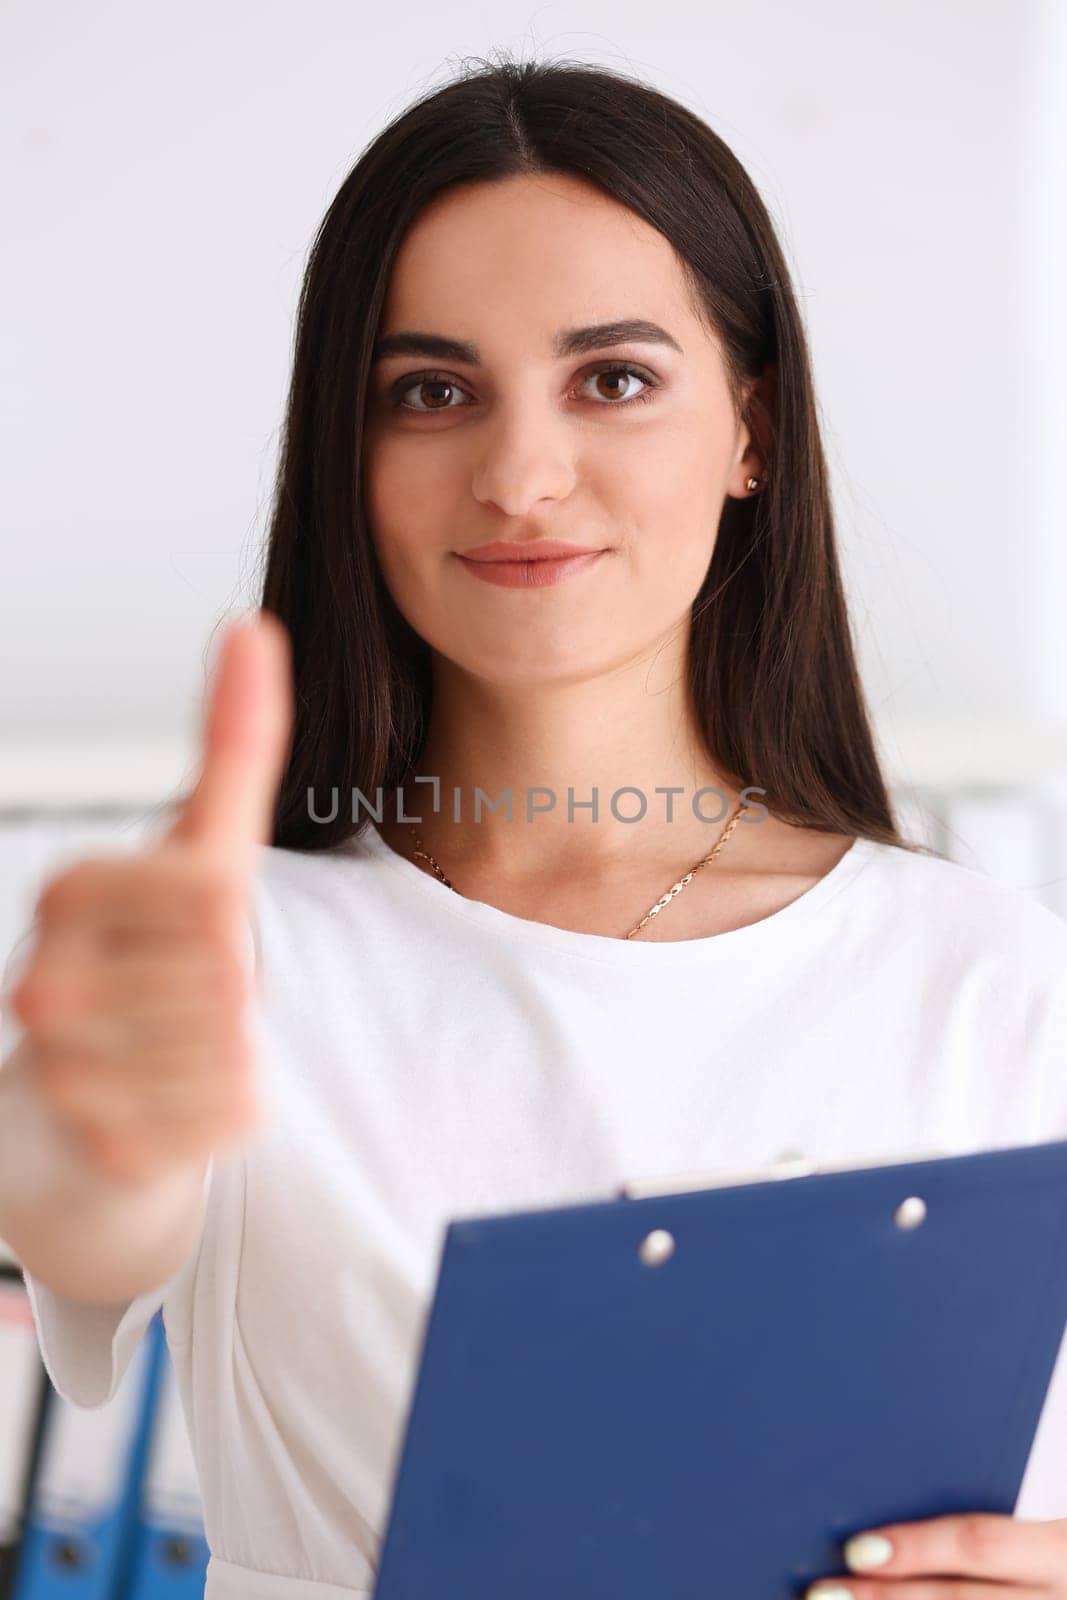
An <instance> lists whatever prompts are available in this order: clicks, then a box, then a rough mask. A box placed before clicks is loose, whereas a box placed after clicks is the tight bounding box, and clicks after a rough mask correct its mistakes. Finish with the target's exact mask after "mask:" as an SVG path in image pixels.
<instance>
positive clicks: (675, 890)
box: [408, 800, 749, 939]
mask: <svg viewBox="0 0 1067 1600" xmlns="http://www.w3.org/2000/svg"><path fill="white" fill-rule="evenodd" d="M747 810H749V807H748V805H747V804H746V803H745V801H743V800H742V801H741V802H740V803H739V805H738V807H737V810H736V811H735V812H734V814H733V816H732V817H731V818H730V821H729V822H728V823H727V824H726V827H725V828H724V829H723V831H722V832H721V833H720V835H719V837H718V839H717V840H716V841H715V845H714V847H713V848H712V850H711V851H710V852H709V854H708V855H706V856H704V857H703V859H702V860H700V861H698V862H697V863H696V865H695V866H693V867H690V869H689V871H688V872H687V873H686V874H685V876H684V877H682V878H679V879H678V882H677V883H672V884H671V887H670V888H669V889H668V890H667V893H666V894H665V895H661V896H660V898H659V899H658V900H657V901H656V903H655V905H654V906H650V907H649V909H648V910H647V911H646V912H645V914H644V916H643V917H642V918H641V921H640V922H639V923H638V924H637V926H636V928H631V929H630V931H629V933H628V934H626V935H624V937H625V938H627V939H632V938H633V937H634V935H635V934H638V933H640V932H641V929H642V928H643V927H644V926H645V924H646V923H648V922H651V920H652V918H653V917H658V916H659V914H660V912H661V911H662V910H663V908H664V906H669V905H670V903H671V901H672V900H674V899H675V898H676V897H677V896H678V895H680V894H681V892H682V890H683V889H684V888H685V886H686V884H688V883H691V882H692V881H693V879H694V877H695V876H696V874H697V873H698V872H699V871H700V869H701V867H706V866H708V864H709V863H710V862H712V861H714V860H715V857H716V856H717V855H718V853H719V851H720V850H721V849H722V847H723V845H724V844H725V843H726V841H727V839H728V838H729V837H730V835H731V833H733V831H734V829H735V828H736V826H737V824H738V821H739V820H740V817H741V813H742V811H747ZM408 832H409V833H410V834H411V836H412V838H413V839H414V841H415V850H414V855H415V859H416V860H419V859H420V858H421V859H422V860H423V861H425V862H426V863H427V864H428V865H429V867H430V869H431V870H432V872H433V873H434V875H435V876H436V877H437V878H439V879H440V880H441V882H442V883H443V884H444V886H445V888H446V889H451V890H452V892H453V894H459V890H458V889H457V888H456V886H455V884H454V883H451V882H450V881H449V879H448V878H446V877H445V875H444V873H443V872H442V871H441V868H440V867H439V866H438V864H437V861H436V860H435V859H434V857H433V856H432V855H431V854H430V852H429V851H428V850H424V849H423V847H422V839H421V838H420V837H419V835H418V833H417V832H416V831H415V824H414V823H413V822H409V823H408Z"/></svg>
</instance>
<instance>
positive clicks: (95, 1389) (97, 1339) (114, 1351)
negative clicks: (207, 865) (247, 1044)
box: [0, 919, 259, 1410]
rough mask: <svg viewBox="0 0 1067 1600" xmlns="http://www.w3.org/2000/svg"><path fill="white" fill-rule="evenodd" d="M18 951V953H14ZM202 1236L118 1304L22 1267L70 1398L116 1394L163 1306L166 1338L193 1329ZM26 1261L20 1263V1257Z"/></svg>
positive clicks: (9, 966)
mask: <svg viewBox="0 0 1067 1600" xmlns="http://www.w3.org/2000/svg"><path fill="white" fill-rule="evenodd" d="M32 932H33V927H32V926H31V928H30V929H28V930H27V932H26V933H25V934H23V935H22V937H21V938H20V939H19V940H18V942H17V944H16V945H15V947H14V949H13V950H12V952H11V953H10V954H9V955H8V957H7V959H6V961H5V963H4V972H3V980H2V984H0V1060H2V1059H6V1057H7V1056H8V1055H9V1054H10V1053H11V1051H12V1050H13V1049H14V1047H15V1045H16V1044H17V1042H18V1039H19V1038H20V1037H21V1033H22V1028H21V1025H20V1023H19V1021H18V1018H17V1017H15V1016H14V1015H13V1014H12V1013H11V1012H10V1008H9V1007H8V1005H7V1003H6V1002H7V994H8V992H9V990H10V989H11V988H12V987H13V986H14V984H15V983H16V982H17V981H18V971H19V970H21V965H22V960H21V958H22V957H23V955H24V953H25V951H24V946H25V944H26V941H27V939H28V938H29V935H30V934H31V933H32ZM16 953H17V954H18V956H19V957H20V959H19V960H18V961H16V960H15V956H16ZM242 956H243V959H244V960H245V961H246V963H247V964H248V966H249V967H250V968H251V970H252V971H253V973H255V972H258V968H259V960H258V939H257V937H256V925H255V922H254V920H247V919H246V927H245V942H244V948H243V950H242ZM214 1170H215V1158H214V1156H212V1158H211V1160H210V1161H209V1162H208V1167H207V1171H206V1173H205V1174H204V1191H205V1201H206V1203H205V1207H204V1220H205V1225H206V1219H207V1214H208V1206H209V1204H210V1190H211V1179H212V1176H213V1173H214ZM198 1254H199V1242H198V1243H197V1244H196V1245H194V1246H193V1248H192V1250H191V1251H190V1252H189V1255H188V1256H187V1258H186V1260H185V1262H184V1263H183V1264H182V1266H181V1267H180V1268H179V1269H178V1271H177V1272H175V1274H174V1276H173V1277H172V1278H170V1279H169V1280H168V1281H167V1282H166V1283H162V1284H160V1285H159V1286H158V1287H157V1288H154V1289H149V1290H146V1291H145V1293H144V1294H141V1295H138V1296H137V1298H136V1299H133V1300H126V1301H122V1302H119V1303H117V1304H115V1305H90V1304H87V1303H86V1302H85V1301H80V1300H71V1299H69V1298H68V1297H67V1296H66V1295H63V1294H59V1293H57V1292H56V1290H54V1289H51V1288H49V1287H48V1285H47V1284H44V1283H42V1282H40V1280H39V1279H37V1278H35V1277H34V1276H33V1275H32V1274H31V1273H29V1272H27V1271H26V1270H25V1268H21V1271H22V1276H23V1281H24V1282H25V1285H26V1292H27V1295H28V1297H29V1302H30V1307H31V1310H32V1312H33V1323H34V1328H35V1330H36V1334H37V1343H38V1346H39V1348H40V1352H41V1359H42V1361H43V1363H44V1367H45V1371H46V1372H47V1373H48V1376H49V1379H50V1380H51V1382H52V1386H53V1388H55V1389H56V1391H57V1392H58V1393H59V1394H60V1395H61V1396H62V1397H63V1399H64V1400H67V1401H69V1402H70V1403H71V1404H72V1405H75V1406H81V1407H83V1408H84V1409H87V1410H93V1409H95V1408H96V1407H98V1406H102V1405H105V1404H106V1403H107V1401H109V1400H110V1399H111V1398H112V1396H113V1395H114V1393H115V1391H116V1389H117V1388H118V1386H119V1384H120V1383H121V1381H122V1378H123V1376H124V1375H125V1373H126V1370H127V1368H128V1367H129V1364H130V1361H131V1360H132V1358H133V1355H134V1352H135V1350H136V1349H137V1346H138V1345H139V1344H140V1342H141V1339H142V1338H143V1337H144V1334H145V1332H146V1331H147V1329H148V1326H149V1324H150V1323H151V1321H152V1318H153V1317H154V1316H155V1314H156V1312H157V1311H159V1310H160V1309H161V1308H163V1316H164V1322H165V1323H166V1325H167V1337H168V1340H169V1341H170V1342H171V1343H172V1344H173V1343H174V1342H175V1339H176V1338H177V1339H178V1340H181V1339H182V1338H183V1337H185V1336H187V1335H188V1334H189V1333H191V1327H192V1316H191V1295H192V1289H193V1279H194V1276H195V1268H196V1259H197V1256H198ZM19 1265H20V1267H21V1264H19Z"/></svg>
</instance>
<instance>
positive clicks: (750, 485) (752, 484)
mask: <svg viewBox="0 0 1067 1600" xmlns="http://www.w3.org/2000/svg"><path fill="white" fill-rule="evenodd" d="M745 488H746V489H758V488H759V479H758V478H749V480H748V482H747V483H746V484H745Z"/></svg>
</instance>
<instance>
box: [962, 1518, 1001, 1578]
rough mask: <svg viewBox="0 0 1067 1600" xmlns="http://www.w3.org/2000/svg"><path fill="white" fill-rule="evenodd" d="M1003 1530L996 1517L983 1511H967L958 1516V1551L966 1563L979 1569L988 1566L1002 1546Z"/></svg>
mask: <svg viewBox="0 0 1067 1600" xmlns="http://www.w3.org/2000/svg"><path fill="white" fill-rule="evenodd" d="M1003 1538H1004V1530H1003V1528H1002V1527H1001V1525H1000V1522H999V1520H998V1519H997V1518H996V1517H991V1516H989V1515H988V1514H986V1513H984V1512H978V1511H974V1512H968V1513H966V1514H964V1515H963V1516H961V1517H960V1522H959V1542H960V1551H961V1553H962V1555H963V1556H964V1558H965V1560H966V1561H967V1562H968V1564H970V1565H973V1566H974V1567H975V1568H977V1569H978V1570H979V1571H980V1570H981V1569H982V1567H983V1566H990V1565H991V1564H992V1558H993V1557H994V1556H995V1555H996V1553H997V1552H998V1551H999V1550H1001V1549H1002V1547H1003Z"/></svg>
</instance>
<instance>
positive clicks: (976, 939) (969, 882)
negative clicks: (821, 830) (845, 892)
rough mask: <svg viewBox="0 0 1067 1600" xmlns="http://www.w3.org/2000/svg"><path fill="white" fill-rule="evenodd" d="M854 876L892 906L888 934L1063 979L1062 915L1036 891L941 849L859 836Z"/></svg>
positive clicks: (1066, 974)
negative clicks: (935, 851) (916, 847)
mask: <svg viewBox="0 0 1067 1600" xmlns="http://www.w3.org/2000/svg"><path fill="white" fill-rule="evenodd" d="M855 848H859V849H860V852H861V857H860V859H861V860H862V862H863V870H862V871H861V873H860V877H859V882H860V883H861V884H865V885H866V888H867V891H868V894H869V896H871V897H873V898H875V899H876V900H878V901H880V903H881V904H882V905H883V906H884V907H885V909H886V910H887V911H890V912H891V913H892V917H891V923H892V927H893V929H894V936H895V937H897V938H910V939H914V940H920V941H925V942H927V943H928V944H934V945H936V946H938V947H939V948H940V949H941V950H942V951H943V952H944V954H945V955H946V956H947V957H951V956H952V955H953V954H954V953H955V954H958V955H959V956H960V957H967V956H968V955H974V954H977V953H980V952H985V953H987V954H989V955H991V956H993V957H998V958H1000V959H1001V960H1003V961H1004V962H1005V963H1006V964H1008V965H1010V966H1011V967H1013V968H1014V969H1015V970H1016V971H1023V972H1025V973H1028V974H1030V975H1031V976H1032V977H1033V978H1035V979H1045V978H1047V979H1050V980H1052V981H1054V982H1056V981H1058V982H1059V983H1061V984H1067V919H1065V918H1063V917H1061V916H1059V915H1057V913H1056V912H1054V911H1052V910H1050V909H1049V907H1048V906H1046V905H1044V904H1042V902H1041V901H1040V900H1039V899H1038V898H1037V895H1036V893H1033V892H1031V891H1030V890H1026V889H1021V888H1014V887H1012V886H1011V885H1009V884H1005V883H1001V882H1000V881H998V880H997V879H995V878H991V877H989V876H988V875H987V874H986V873H984V872H980V871H978V870H976V869H975V868H972V867H967V866H964V865H963V864H962V863H960V862H957V861H952V860H950V859H948V858H947V857H945V856H939V855H933V854H922V853H919V852H917V851H911V850H904V849H901V848H900V847H899V846H896V845H887V844H881V843H878V842H875V841H873V840H868V839H859V840H857V842H856V846H855Z"/></svg>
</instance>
